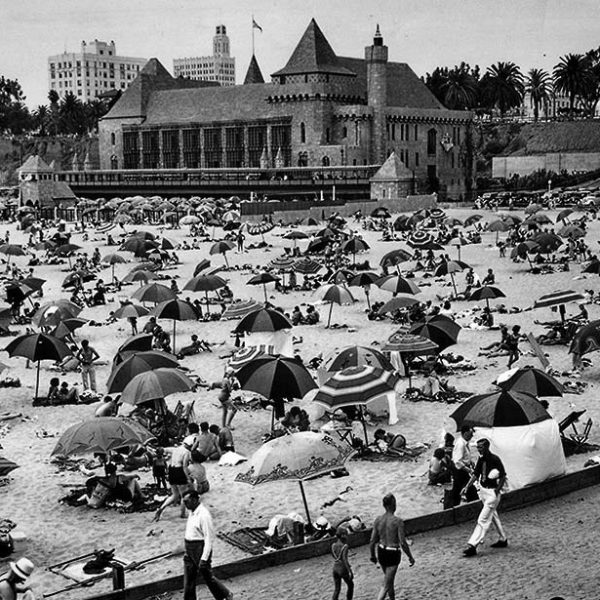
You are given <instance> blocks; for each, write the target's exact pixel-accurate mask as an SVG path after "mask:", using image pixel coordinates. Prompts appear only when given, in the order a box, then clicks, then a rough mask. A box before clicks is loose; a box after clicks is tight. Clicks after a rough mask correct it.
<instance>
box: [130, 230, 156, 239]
mask: <svg viewBox="0 0 600 600" xmlns="http://www.w3.org/2000/svg"><path fill="white" fill-rule="evenodd" d="M132 238H137V239H142V240H151V241H154V240H155V239H156V235H154V234H153V233H152V232H151V231H136V232H135V233H132V234H131V235H130V236H129V239H132Z"/></svg>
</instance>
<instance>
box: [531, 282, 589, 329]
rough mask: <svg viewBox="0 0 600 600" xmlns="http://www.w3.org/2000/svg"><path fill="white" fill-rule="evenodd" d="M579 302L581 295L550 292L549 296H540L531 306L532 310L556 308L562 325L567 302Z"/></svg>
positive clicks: (570, 291)
mask: <svg viewBox="0 0 600 600" xmlns="http://www.w3.org/2000/svg"><path fill="white" fill-rule="evenodd" d="M580 300H583V295H582V294H580V293H579V292H575V291H573V290H564V291H559V292H552V293H551V294H546V295H545V296H542V297H541V298H539V299H538V300H536V301H535V302H534V304H533V308H544V307H551V306H558V307H559V311H558V312H559V313H560V318H561V321H562V322H563V323H564V321H565V304H567V302H579V301H580Z"/></svg>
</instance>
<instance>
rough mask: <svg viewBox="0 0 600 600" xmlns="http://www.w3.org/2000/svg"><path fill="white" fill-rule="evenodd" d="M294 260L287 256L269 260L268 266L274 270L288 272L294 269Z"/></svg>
mask: <svg viewBox="0 0 600 600" xmlns="http://www.w3.org/2000/svg"><path fill="white" fill-rule="evenodd" d="M294 262H295V261H294V259H293V258H291V257H289V256H279V257H277V258H274V259H273V260H271V262H270V263H269V265H270V266H271V267H273V268H274V269H280V270H282V271H289V270H291V269H293V267H294Z"/></svg>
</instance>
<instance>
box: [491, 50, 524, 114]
mask: <svg viewBox="0 0 600 600" xmlns="http://www.w3.org/2000/svg"><path fill="white" fill-rule="evenodd" d="M481 83H482V87H483V91H484V96H485V98H486V100H487V102H488V105H489V106H490V107H498V109H499V110H500V115H501V116H504V114H505V113H506V111H507V110H510V109H511V108H516V107H517V106H520V105H521V102H522V101H523V94H524V93H525V86H524V85H523V74H522V73H521V70H520V69H519V67H518V66H517V65H515V64H514V63H512V62H499V63H497V64H495V65H492V66H491V67H488V70H487V71H486V73H485V75H484V76H483V79H482V81H481Z"/></svg>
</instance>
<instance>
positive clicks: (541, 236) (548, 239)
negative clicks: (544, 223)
mask: <svg viewBox="0 0 600 600" xmlns="http://www.w3.org/2000/svg"><path fill="white" fill-rule="evenodd" d="M532 240H533V241H534V242H536V243H537V244H538V246H539V251H540V252H545V253H546V254H549V253H550V252H554V251H555V250H557V249H558V248H559V247H560V246H562V244H563V241H562V239H561V238H559V237H558V236H557V235H556V234H555V233H545V232H544V233H538V234H537V235H535V236H533V238H532Z"/></svg>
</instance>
